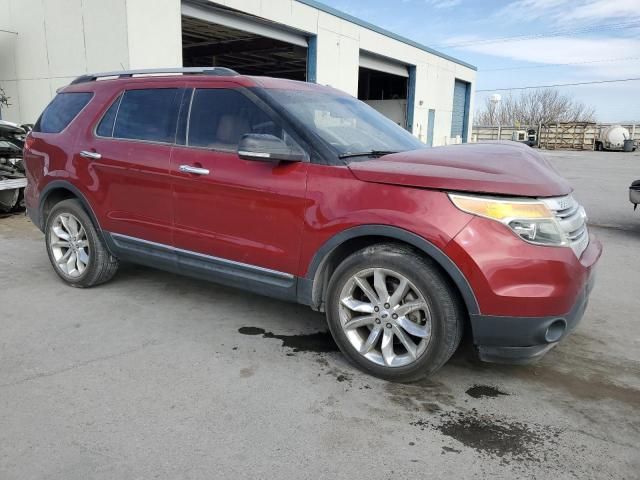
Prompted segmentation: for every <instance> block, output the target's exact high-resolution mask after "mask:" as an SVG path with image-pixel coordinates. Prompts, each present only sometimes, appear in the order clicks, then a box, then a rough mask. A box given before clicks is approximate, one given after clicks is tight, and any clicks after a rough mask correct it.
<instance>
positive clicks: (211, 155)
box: [171, 88, 308, 287]
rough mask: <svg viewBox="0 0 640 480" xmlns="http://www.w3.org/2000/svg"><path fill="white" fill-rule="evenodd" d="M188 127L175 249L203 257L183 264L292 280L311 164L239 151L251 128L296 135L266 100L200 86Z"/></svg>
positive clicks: (180, 158)
mask: <svg viewBox="0 0 640 480" xmlns="http://www.w3.org/2000/svg"><path fill="white" fill-rule="evenodd" d="M186 132H187V133H186V135H185V137H186V138H185V139H184V142H183V143H184V145H182V146H180V145H179V146H176V147H174V149H173V152H172V156H171V175H172V178H173V212H174V213H173V222H174V229H175V230H174V246H175V247H176V248H177V249H178V251H179V252H182V253H183V254H189V253H191V252H195V253H197V254H200V256H198V257H191V258H190V259H189V258H186V259H185V258H183V267H185V268H187V267H189V265H191V266H194V267H196V266H198V267H200V268H202V269H206V268H207V267H206V266H204V265H203V262H211V266H212V268H214V269H216V268H217V269H223V270H224V269H229V270H234V269H237V268H239V269H241V270H242V271H243V272H245V273H246V274H247V275H248V278H249V279H250V277H251V276H252V275H254V277H256V278H257V277H260V276H261V275H262V274H266V275H270V274H271V273H273V274H274V275H276V277H278V274H284V276H289V277H292V276H293V275H294V274H295V273H296V271H297V267H298V259H299V255H300V238H301V229H302V222H303V214H304V208H305V193H306V179H307V166H308V163H306V162H298V163H286V162H281V163H273V162H260V161H249V160H242V159H240V158H239V157H238V155H237V153H236V150H237V145H238V142H239V140H240V139H241V137H242V136H243V135H244V134H247V133H262V134H273V135H276V136H279V137H280V138H283V139H284V140H285V141H290V142H294V140H293V139H292V138H291V137H289V136H288V134H287V133H286V132H285V131H284V130H283V129H282V127H280V126H279V122H278V121H277V118H276V117H275V116H274V115H272V114H271V113H268V109H267V108H266V107H265V106H264V105H262V104H261V103H260V102H259V100H257V99H255V98H253V97H252V96H251V95H250V94H249V93H247V92H245V91H241V90H239V89H233V88H206V89H195V90H194V92H193V98H192V101H191V109H190V112H189V119H188V125H187V128H186ZM221 260H222V262H221ZM189 262H191V263H189ZM243 286H245V287H246V285H243Z"/></svg>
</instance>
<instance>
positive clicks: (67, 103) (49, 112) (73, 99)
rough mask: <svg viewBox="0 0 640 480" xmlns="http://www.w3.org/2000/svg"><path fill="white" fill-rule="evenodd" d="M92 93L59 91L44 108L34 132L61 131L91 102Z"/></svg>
mask: <svg viewBox="0 0 640 480" xmlns="http://www.w3.org/2000/svg"><path fill="white" fill-rule="evenodd" d="M92 96H93V94H92V93H86V92H69V93H59V94H58V95H56V97H55V98H54V99H53V100H52V101H51V103H50V104H49V105H48V106H47V108H45V109H44V112H42V115H40V118H39V119H38V121H37V122H36V124H35V126H34V127H33V131H34V132H43V133H60V132H61V131H62V130H64V129H65V128H67V125H69V124H70V123H71V121H72V120H73V119H74V118H76V116H77V115H78V114H79V113H80V111H81V110H82V109H83V108H84V107H85V106H86V105H87V103H89V100H91V97H92Z"/></svg>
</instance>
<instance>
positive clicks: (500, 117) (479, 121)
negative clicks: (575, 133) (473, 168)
mask: <svg viewBox="0 0 640 480" xmlns="http://www.w3.org/2000/svg"><path fill="white" fill-rule="evenodd" d="M593 121H595V110H594V109H593V108H592V107H589V106H587V105H585V104H584V103H581V102H578V101H576V100H574V99H573V98H572V97H571V96H570V95H565V94H562V93H560V92H559V91H558V90H555V89H553V88H546V89H538V90H532V91H528V92H523V93H521V94H520V95H518V96H514V95H508V96H506V97H503V99H502V101H501V102H500V103H499V104H498V105H497V106H496V105H495V104H493V103H492V102H491V100H490V99H489V98H487V99H486V100H485V105H484V108H483V109H482V110H480V111H478V112H477V113H476V114H475V123H476V125H483V126H495V125H498V124H500V125H520V126H527V125H528V126H534V125H538V124H540V123H542V124H548V123H556V122H593Z"/></svg>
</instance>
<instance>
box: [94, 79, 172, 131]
mask: <svg viewBox="0 0 640 480" xmlns="http://www.w3.org/2000/svg"><path fill="white" fill-rule="evenodd" d="M181 93H182V90H180V89H178V88H158V89H144V90H128V91H126V92H125V93H124V95H123V97H122V100H121V101H120V107H119V108H118V111H117V115H116V118H115V126H114V128H113V136H114V137H116V138H127V139H134V140H146V141H153V142H163V143H173V141H174V140H175V136H176V122H177V120H178V109H179V106H180V105H179V99H178V96H179V95H180V94H181ZM107 113H109V112H107ZM105 128H107V127H105ZM106 136H109V135H106Z"/></svg>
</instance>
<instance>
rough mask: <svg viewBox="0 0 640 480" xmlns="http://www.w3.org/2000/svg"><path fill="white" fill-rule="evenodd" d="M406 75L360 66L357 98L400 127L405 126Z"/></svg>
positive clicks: (407, 91)
mask: <svg viewBox="0 0 640 480" xmlns="http://www.w3.org/2000/svg"><path fill="white" fill-rule="evenodd" d="M361 63H362V61H361ZM408 93H409V81H408V74H407V76H402V75H394V74H392V73H388V72H382V71H379V70H373V69H370V68H366V67H362V66H361V67H360V70H359V75H358V98H359V99H360V100H362V101H364V102H365V103H367V104H369V105H370V106H371V107H373V108H375V109H376V110H377V111H379V112H380V113H382V114H383V115H384V116H386V117H387V118H389V119H391V120H393V121H394V122H395V123H397V124H398V125H400V126H401V127H402V128H406V127H407V97H408Z"/></svg>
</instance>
